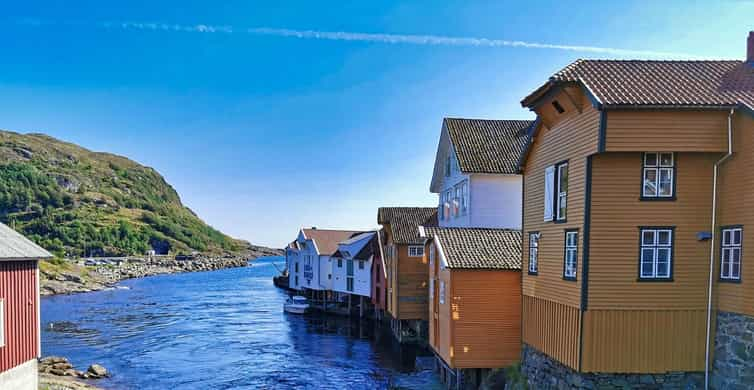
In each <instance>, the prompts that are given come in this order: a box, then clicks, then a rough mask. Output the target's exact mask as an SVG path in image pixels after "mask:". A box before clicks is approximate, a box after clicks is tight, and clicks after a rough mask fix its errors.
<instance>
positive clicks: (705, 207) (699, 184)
mask: <svg viewBox="0 0 754 390" xmlns="http://www.w3.org/2000/svg"><path fill="white" fill-rule="evenodd" d="M641 158H642V156H641V153H605V154H600V155H597V156H594V159H593V165H592V206H591V213H592V214H591V215H592V218H591V220H592V221H591V237H590V243H591V248H590V258H589V290H588V310H591V309H595V310H599V309H605V310H614V309H624V310H625V309H632V310H695V309H704V308H706V303H707V299H706V297H707V284H708V283H707V280H708V275H709V245H710V244H709V241H699V240H698V239H697V233H698V232H702V231H709V229H710V220H711V214H710V206H711V203H712V168H713V164H714V162H715V161H716V160H717V159H718V158H720V154H718V153H678V154H677V155H676V174H675V180H676V197H677V199H676V200H674V201H641V200H640V199H639V197H640V192H641V171H642V162H641ZM640 226H675V227H676V228H675V233H674V249H673V251H674V253H673V264H672V277H673V280H672V281H670V282H640V281H638V275H639V227H640Z"/></svg>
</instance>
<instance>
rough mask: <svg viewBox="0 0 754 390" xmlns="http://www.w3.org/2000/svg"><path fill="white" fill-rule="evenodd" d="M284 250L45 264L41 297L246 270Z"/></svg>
mask: <svg viewBox="0 0 754 390" xmlns="http://www.w3.org/2000/svg"><path fill="white" fill-rule="evenodd" d="M284 254H285V252H284V251H283V250H282V249H273V248H265V247H257V246H254V247H251V248H250V249H249V250H248V251H247V252H244V253H243V254H239V255H232V256H206V255H197V256H196V257H194V258H191V259H185V260H176V259H175V258H174V257H167V258H166V257H153V258H140V257H129V258H127V259H124V260H122V261H121V262H120V263H119V264H105V265H96V266H85V265H81V264H79V263H77V262H72V261H65V262H64V263H51V262H42V264H41V265H40V281H39V283H40V294H41V295H42V296H53V295H67V294H76V293H83V292H91V291H100V290H106V289H111V288H113V287H114V286H115V285H116V284H117V283H118V282H121V281H123V280H127V279H136V278H143V277H147V276H154V275H163V274H175V273H185V272H202V271H215V270H220V269H226V268H236V267H245V266H247V265H248V262H249V261H251V260H255V259H258V258H260V257H268V256H283V255H284Z"/></svg>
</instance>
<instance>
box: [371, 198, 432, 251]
mask: <svg viewBox="0 0 754 390" xmlns="http://www.w3.org/2000/svg"><path fill="white" fill-rule="evenodd" d="M377 223H379V224H381V225H388V224H389V225H390V229H391V230H392V233H393V242H395V243H396V244H421V243H422V242H423V240H422V238H421V237H419V226H437V208H435V207H380V208H379V210H377Z"/></svg>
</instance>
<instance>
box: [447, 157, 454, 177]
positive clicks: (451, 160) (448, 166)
mask: <svg viewBox="0 0 754 390" xmlns="http://www.w3.org/2000/svg"><path fill="white" fill-rule="evenodd" d="M452 163H453V155H452V154H451V155H449V156H448V158H447V159H446V161H445V176H450V171H451V170H452V168H451V164H452Z"/></svg>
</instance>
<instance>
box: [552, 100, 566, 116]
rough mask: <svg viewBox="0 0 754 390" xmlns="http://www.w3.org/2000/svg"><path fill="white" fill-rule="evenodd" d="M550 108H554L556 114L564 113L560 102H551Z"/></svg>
mask: <svg viewBox="0 0 754 390" xmlns="http://www.w3.org/2000/svg"><path fill="white" fill-rule="evenodd" d="M552 106H553V107H554V108H555V111H557V112H558V114H562V113H564V112H565V108H563V106H561V105H560V102H558V101H557V100H553V101H552Z"/></svg>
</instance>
